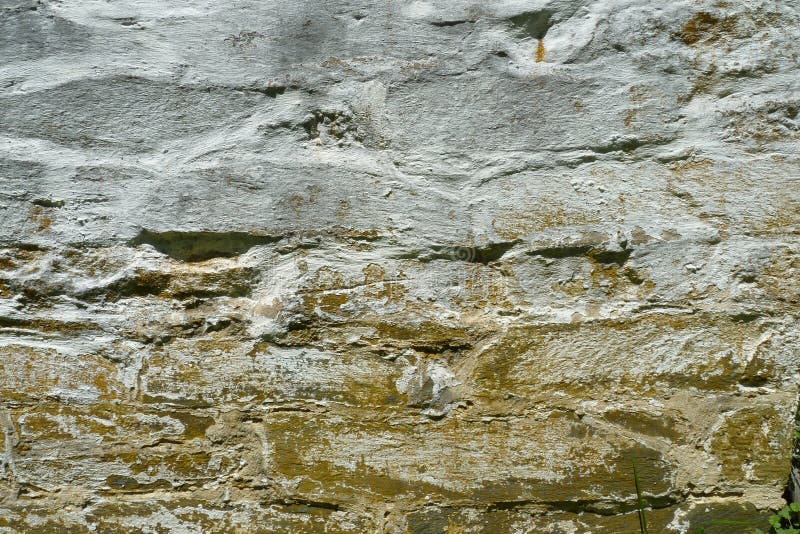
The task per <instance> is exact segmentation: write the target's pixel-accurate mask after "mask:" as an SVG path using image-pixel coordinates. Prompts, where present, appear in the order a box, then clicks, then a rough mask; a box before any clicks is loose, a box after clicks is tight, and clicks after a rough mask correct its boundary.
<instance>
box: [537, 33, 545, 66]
mask: <svg viewBox="0 0 800 534" xmlns="http://www.w3.org/2000/svg"><path fill="white" fill-rule="evenodd" d="M542 61H544V39H537V43H536V63H541V62H542Z"/></svg>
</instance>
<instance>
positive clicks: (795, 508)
mask: <svg viewBox="0 0 800 534" xmlns="http://www.w3.org/2000/svg"><path fill="white" fill-rule="evenodd" d="M789 509H790V510H791V511H792V512H800V503H797V502H793V503H792V504H790V505H789Z"/></svg>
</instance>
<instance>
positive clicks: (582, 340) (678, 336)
mask: <svg viewBox="0 0 800 534" xmlns="http://www.w3.org/2000/svg"><path fill="white" fill-rule="evenodd" d="M762 331H763V327H762V326H760V325H759V324H758V323H756V322H740V321H737V320H735V319H732V318H728V317H725V316H715V315H666V314H655V315H651V316H644V317H641V318H639V319H637V320H635V321H630V320H619V321H617V320H606V321H592V322H589V323H584V324H581V323H578V324H563V325H546V326H529V327H520V328H519V329H512V330H510V331H509V332H508V333H507V334H506V335H504V336H503V338H502V339H501V340H500V341H499V342H498V343H495V344H494V345H492V346H491V348H490V349H489V350H488V351H487V352H486V353H484V354H481V356H480V358H479V362H478V364H477V366H476V367H475V370H474V371H473V375H474V380H475V381H476V385H477V386H478V391H480V392H481V393H480V395H481V396H484V395H485V396H486V398H487V399H488V398H497V399H501V398H503V396H504V395H506V394H509V393H510V394H513V395H518V396H523V397H526V396H527V397H531V396H533V397H536V398H543V399H544V398H548V397H552V395H554V394H556V393H557V394H570V395H576V396H578V397H579V398H580V397H581V396H583V397H584V398H585V396H586V395H590V394H596V395H601V396H602V395H603V394H604V393H603V392H604V391H608V392H618V393H620V394H625V395H630V394H631V392H633V391H635V392H636V395H641V396H650V395H656V396H657V395H659V394H662V393H663V391H666V390H670V389H678V388H686V387H694V388H697V389H700V390H707V391H735V390H737V388H738V387H739V385H740V384H744V385H752V384H753V383H754V382H757V383H762V384H763V383H771V382H772V381H774V380H775V379H776V376H777V373H778V370H777V369H776V368H775V367H774V365H773V364H772V363H771V359H770V357H769V356H768V354H765V355H764V356H763V357H759V358H758V359H753V358H751V355H750V353H749V352H747V349H746V348H745V345H744V344H745V342H746V341H747V340H753V339H758V337H759V335H761V333H762ZM631 361H636V362H639V363H638V365H637V366H630V365H629V362H631ZM587 388H588V389H587Z"/></svg>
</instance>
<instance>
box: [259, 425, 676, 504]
mask: <svg viewBox="0 0 800 534" xmlns="http://www.w3.org/2000/svg"><path fill="white" fill-rule="evenodd" d="M365 415H366V414H365ZM265 426H266V431H267V435H269V436H272V442H271V450H273V451H274V455H273V459H274V464H273V465H274V467H275V475H274V476H276V477H277V478H279V479H284V480H297V479H298V478H299V479H301V480H302V482H301V483H300V484H299V485H298V486H297V488H298V492H300V493H301V494H304V495H305V496H307V498H314V497H316V498H318V497H319V496H321V495H337V497H338V498H340V499H343V500H345V501H346V502H347V501H350V502H352V501H354V500H357V499H362V498H364V497H367V498H374V497H375V496H379V497H392V498H397V497H405V498H414V499H418V498H423V497H428V498H431V499H433V498H435V499H453V498H458V499H469V500H471V501H473V502H475V503H493V502H511V501H519V500H533V501H542V502H544V501H546V500H551V501H552V500H559V501H562V500H563V501H570V500H577V499H581V498H586V499H591V498H600V497H601V496H603V495H610V494H614V492H619V491H627V489H628V485H629V483H630V481H629V480H628V479H627V478H624V479H623V478H621V477H619V476H618V474H616V472H617V471H621V470H623V469H624V470H625V471H627V470H628V466H629V465H630V461H631V458H637V459H638V461H639V462H640V465H641V474H642V478H643V480H646V483H647V484H648V486H649V487H650V488H651V489H652V491H654V492H662V491H665V490H668V489H669V488H670V486H671V484H672V476H671V468H670V466H669V465H668V464H667V463H666V462H665V461H664V460H663V458H662V457H661V455H660V453H658V452H657V451H655V450H653V449H650V448H647V447H644V446H633V447H632V446H631V445H630V444H628V443H626V442H627V439H625V438H622V439H619V438H618V437H617V435H616V434H607V433H604V432H602V431H600V430H599V429H598V428H597V427H593V426H591V425H590V424H587V423H585V422H582V421H581V420H580V419H579V418H578V417H577V416H575V415H574V414H570V413H564V412H550V413H548V414H543V415H539V416H530V417H518V418H514V420H513V422H510V421H503V420H496V421H480V420H476V419H469V418H462V417H448V418H446V419H443V420H442V421H440V422H437V423H434V424H431V425H426V429H425V432H424V436H425V439H424V440H421V439H419V429H418V428H416V427H415V426H414V425H404V424H400V421H397V422H396V423H394V424H393V422H392V421H391V420H389V421H386V420H382V419H375V418H372V419H369V418H364V417H356V418H347V419H331V418H328V419H324V420H314V419H312V418H311V417H309V416H303V415H299V416H298V415H292V414H286V415H283V416H278V417H275V418H274V419H271V420H269V421H267V422H265ZM531 436H536V438H537V442H538V443H540V444H541V445H540V446H539V447H530V446H529V445H530V439H531ZM323 451H324V454H323ZM487 465H492V466H494V468H493V469H487V468H486V466H487Z"/></svg>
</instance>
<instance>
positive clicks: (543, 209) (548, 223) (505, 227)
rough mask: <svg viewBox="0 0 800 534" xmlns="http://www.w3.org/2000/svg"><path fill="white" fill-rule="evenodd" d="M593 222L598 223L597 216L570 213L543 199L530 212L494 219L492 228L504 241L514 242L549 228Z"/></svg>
mask: <svg viewBox="0 0 800 534" xmlns="http://www.w3.org/2000/svg"><path fill="white" fill-rule="evenodd" d="M592 222H597V218H596V216H593V215H589V214H588V213H584V212H574V211H570V210H568V209H567V208H565V207H564V206H562V205H559V204H557V203H556V202H555V201H553V202H552V203H550V202H548V200H547V199H542V201H541V203H539V204H537V207H536V208H531V209H530V211H514V212H511V213H508V214H503V215H499V216H497V217H495V218H494V219H492V228H493V229H494V231H495V232H497V235H498V236H500V237H502V238H503V239H507V240H514V239H519V238H521V237H524V236H526V235H527V234H529V233H531V232H540V231H542V230H546V229H547V228H556V227H559V226H569V225H582V224H589V223H592Z"/></svg>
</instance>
